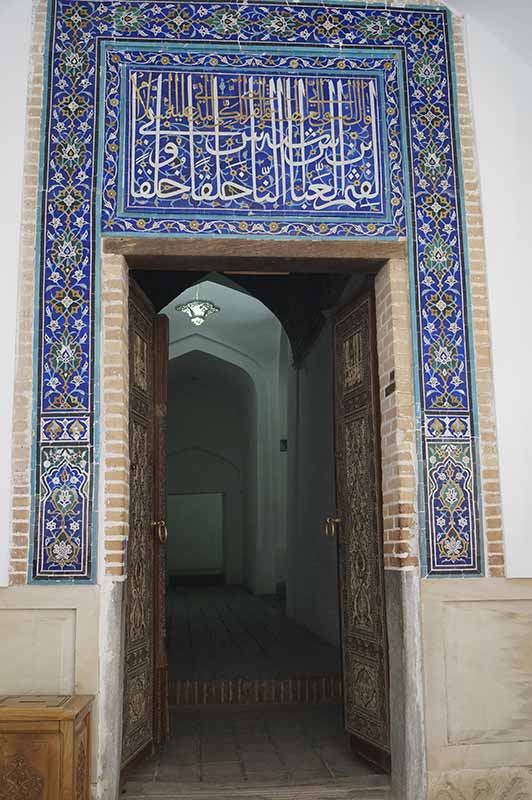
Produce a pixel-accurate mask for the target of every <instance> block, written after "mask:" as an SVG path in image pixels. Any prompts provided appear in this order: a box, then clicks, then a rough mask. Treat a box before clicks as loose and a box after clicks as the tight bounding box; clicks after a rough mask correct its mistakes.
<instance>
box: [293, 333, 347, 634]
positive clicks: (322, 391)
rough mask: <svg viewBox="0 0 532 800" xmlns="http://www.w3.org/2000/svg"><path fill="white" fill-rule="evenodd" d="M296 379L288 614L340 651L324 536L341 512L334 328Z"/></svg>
mask: <svg viewBox="0 0 532 800" xmlns="http://www.w3.org/2000/svg"><path fill="white" fill-rule="evenodd" d="M290 373H291V374H290V379H289V395H288V440H289V450H288V498H289V501H288V535H287V549H288V554H287V576H286V599H287V614H288V616H290V617H292V618H293V619H295V620H296V621H297V622H298V623H299V624H300V625H303V626H304V627H306V628H308V629H309V630H311V631H313V632H314V633H315V634H317V635H318V636H320V637H321V638H322V639H324V640H325V641H328V642H330V643H331V644H333V645H336V646H338V645H339V628H338V625H339V614H338V578H337V555H336V541H335V540H334V539H328V538H326V537H325V535H324V532H323V526H324V522H325V519H326V517H328V516H335V509H336V483H335V466H334V411H333V385H332V376H333V364H332V325H331V323H330V322H329V323H328V324H327V325H326V327H325V328H324V329H323V330H322V332H321V335H320V337H319V339H318V340H317V342H316V343H315V344H314V346H313V347H312V349H311V351H310V352H309V354H308V355H307V357H306V359H305V361H304V363H303V365H302V366H301V368H300V369H299V370H298V371H296V370H294V369H291V370H290Z"/></svg>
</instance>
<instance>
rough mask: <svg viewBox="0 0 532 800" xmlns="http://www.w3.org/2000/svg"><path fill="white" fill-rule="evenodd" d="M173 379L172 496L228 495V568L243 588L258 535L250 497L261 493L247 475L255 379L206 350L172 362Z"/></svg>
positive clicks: (169, 482) (169, 436) (169, 448)
mask: <svg viewBox="0 0 532 800" xmlns="http://www.w3.org/2000/svg"><path fill="white" fill-rule="evenodd" d="M179 362H181V366H179ZM176 367H177V368H178V369H179V372H176V371H175V368H176ZM169 375H170V381H169V387H168V418H167V439H166V443H167V491H168V493H169V494H174V493H181V492H223V493H224V494H225V495H226V500H227V503H226V518H225V524H224V540H225V547H224V556H225V558H224V561H225V568H226V574H227V578H228V581H229V582H230V583H240V582H242V580H243V577H244V576H243V547H244V539H245V537H251V538H253V537H254V536H255V525H254V524H252V521H251V520H250V519H246V520H245V514H244V507H243V500H244V496H245V495H247V494H250V493H253V492H255V491H256V486H253V485H252V482H251V481H249V476H248V472H247V470H246V465H247V463H248V461H249V452H248V451H249V447H250V444H249V443H250V436H251V427H250V426H251V424H252V421H253V417H254V414H253V408H252V406H253V405H254V402H255V397H254V390H253V387H252V383H251V379H250V378H249V377H248V376H247V375H246V374H245V373H243V372H242V371H241V370H240V369H237V368H236V367H235V366H233V365H230V364H227V363H224V362H222V361H220V360H219V359H215V358H212V356H208V355H206V354H205V353H202V352H200V351H196V352H194V351H193V352H192V353H189V354H187V355H185V356H183V357H182V358H181V359H179V360H178V362H175V361H174V360H172V361H171V362H170V367H169ZM244 520H245V521H246V523H247V525H248V526H249V528H248V529H247V530H245V529H244ZM169 522H170V520H169ZM174 534H175V531H171V530H170V529H169V536H174Z"/></svg>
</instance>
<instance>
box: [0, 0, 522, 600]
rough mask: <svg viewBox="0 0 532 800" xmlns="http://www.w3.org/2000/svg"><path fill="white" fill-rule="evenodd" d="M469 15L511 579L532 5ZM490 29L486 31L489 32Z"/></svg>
mask: <svg viewBox="0 0 532 800" xmlns="http://www.w3.org/2000/svg"><path fill="white" fill-rule="evenodd" d="M451 3H452V7H453V8H454V9H456V10H457V11H461V12H465V13H467V14H468V38H469V52H470V70H471V79H472V92H473V103H474V113H475V121H476V130H477V140H478V156H479V164H480V173H481V181H482V200H483V208H484V214H485V224H486V237H487V248H488V250H487V252H488V271H489V289H490V296H491V313H492V327H493V342H494V355H495V383H496V401H497V417H498V427H499V446H500V453H501V467H502V487H503V507H504V523H505V535H506V547H507V564H508V574H509V575H510V576H512V577H517V576H522V577H529V576H532V545H531V543H530V541H531V540H530V525H531V524H530V521H529V515H528V513H527V511H528V498H529V497H530V496H532V470H531V469H530V467H529V464H528V460H527V455H528V453H529V451H530V450H531V449H532V427H531V425H530V422H529V419H528V417H529V411H528V407H529V405H530V399H529V392H530V391H531V389H532V378H531V377H530V374H529V366H528V365H529V360H530V352H529V351H530V341H531V336H530V333H529V319H530V316H531V314H530V297H531V295H532V270H531V267H530V265H529V261H530V258H529V238H530V236H529V228H530V220H532V199H531V192H530V188H529V187H530V185H531V184H532V149H531V147H530V141H529V140H530V130H531V123H532V119H531V117H532V108H531V106H532V104H531V102H530V96H531V89H530V87H531V86H532V66H531V63H532V62H531V55H530V53H531V48H530V38H531V33H532V15H531V5H530V3H529V2H528V0H511V2H506V3H500V2H499V0H483V2H482V3H481V2H479V0H451ZM30 17H31V0H1V2H0V31H1V47H0V87H1V90H2V99H3V111H4V117H3V124H2V126H1V127H0V174H1V175H2V192H1V195H0V235H1V241H2V280H3V284H2V289H3V297H4V303H3V306H2V314H1V315H0V326H1V327H0V332H1V336H2V339H1V341H2V347H1V348H0V359H1V367H2V386H1V389H0V585H2V584H5V582H6V578H7V557H8V537H9V500H10V470H9V463H10V440H11V407H12V386H13V356H14V336H15V311H16V302H15V299H16V278H17V253H18V240H19V220H20V197H21V177H22V164H23V140H24V107H25V99H26V98H25V95H26V84H27V77H28V75H27V71H28V43H29V33H30ZM488 28H490V29H491V31H490V29H488Z"/></svg>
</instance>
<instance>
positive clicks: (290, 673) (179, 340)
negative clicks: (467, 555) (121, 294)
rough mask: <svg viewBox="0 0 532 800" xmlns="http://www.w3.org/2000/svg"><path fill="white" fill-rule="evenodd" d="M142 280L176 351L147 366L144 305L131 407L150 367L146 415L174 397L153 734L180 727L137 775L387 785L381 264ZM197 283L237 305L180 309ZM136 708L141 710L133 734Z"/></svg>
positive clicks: (208, 295) (166, 451)
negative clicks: (378, 325)
mask: <svg viewBox="0 0 532 800" xmlns="http://www.w3.org/2000/svg"><path fill="white" fill-rule="evenodd" d="M131 277H132V282H133V283H132V285H133V286H134V290H133V292H132V295H131V296H132V297H134V298H135V297H136V298H137V301H138V302H137V305H138V306H140V307H141V314H140V317H142V318H143V319H144V320H146V319H147V317H148V316H149V312H148V308H149V306H150V305H151V307H152V310H153V314H155V313H156V312H159V313H160V314H161V315H162V317H159V319H161V318H162V319H164V318H167V319H168V323H167V324H168V326H169V335H168V341H169V348H168V352H167V354H166V363H165V365H164V368H163V367H161V350H162V349H164V348H163V347H162V346H161V342H162V341H163V339H161V337H159V338H157V336H154V340H153V341H154V342H157V341H158V342H159V345H160V346H159V352H157V347H155V349H154V351H153V352H154V364H153V365H151V366H150V364H149V361H150V358H149V355H148V352H149V349H150V345H149V342H147V344H146V347H144V345H142V346H141V345H139V344H138V338H139V330H140V328H142V324H140V326H139V325H138V324H137V328H139V330H135V324H136V323H135V321H134V320H135V314H136V313H137V311H138V309H137V310H134V312H133V315H131V307H130V342H131V344H130V357H131V358H132V361H131V363H130V382H131V375H133V378H134V380H133V386H132V387H130V406H131V408H133V409H136V410H138V407H139V403H138V401H137V402H135V392H137V393H138V389H139V386H136V387H135V375H136V374H137V373H139V372H140V375H141V383H142V385H143V386H144V387H148V384H149V383H150V375H152V376H153V377H152V380H153V386H154V390H153V393H152V396H151V399H150V400H149V402H148V404H147V405H146V408H145V409H144V410H143V411H142V414H144V417H145V418H146V419H147V418H149V416H150V413H151V414H153V417H154V419H157V415H159V417H160V416H161V414H162V411H161V409H162V408H163V406H164V409H165V411H164V416H165V424H163V423H162V422H161V420H160V419H159V423H158V424H157V423H155V434H154V438H153V442H154V448H153V451H152V454H151V455H152V457H153V460H154V462H157V461H159V463H158V465H157V466H156V467H155V469H154V474H155V478H154V490H155V494H156V495H157V494H158V499H156V501H155V508H154V514H153V523H152V527H153V525H155V532H156V537H155V542H156V544H155V546H154V553H153V555H152V557H153V564H154V570H153V575H152V583H153V586H154V589H153V593H152V597H153V598H154V613H153V619H154V620H155V622H156V623H157V620H159V621H160V622H161V625H160V629H161V630H164V628H165V634H164V639H165V654H164V658H161V652H160V645H161V642H158V641H157V639H158V632H157V624H156V625H155V626H154V634H153V639H154V641H153V642H152V646H153V648H154V652H155V660H154V661H155V677H154V681H153V686H154V708H153V709H147V713H148V715H149V714H150V713H152V715H153V718H154V724H153V732H152V736H151V740H150V736H149V735H148V736H147V740H146V743H147V744H150V742H151V741H155V743H156V744H159V743H161V744H162V741H163V740H164V739H165V738H167V739H168V741H167V742H166V743H164V745H163V746H162V748H161V749H160V751H159V752H157V753H156V755H155V756H153V755H152V756H149V757H148V759H147V760H143V761H139V760H138V759H134V764H133V766H132V767H130V769H129V771H128V773H126V777H129V778H130V780H131V781H132V785H134V786H135V785H136V784H137V783H138V779H141V780H142V781H143V780H146V781H148V782H156V781H158V780H161V781H163V782H167V781H168V780H173V779H175V782H176V783H177V784H180V785H182V786H185V785H189V784H194V785H195V786H196V784H197V786H196V788H198V786H199V787H201V785H202V784H208V785H210V786H211V788H212V784H213V783H219V784H224V783H225V784H227V783H231V784H234V785H235V786H237V785H238V786H243V787H246V786H247V787H249V786H251V785H253V784H255V783H256V784H261V783H264V782H265V783H268V784H273V783H276V784H279V785H282V784H285V783H290V784H292V785H296V784H298V783H300V784H316V785H317V784H320V785H323V783H335V782H336V783H337V782H338V781H342V780H349V781H350V782H351V784H352V785H353V784H359V785H362V784H363V785H366V784H367V782H368V781H370V782H371V783H372V785H376V783H375V782H376V781H377V782H378V781H379V780H381V778H378V777H377V773H383V772H385V771H387V770H389V767H390V757H389V753H390V750H389V732H388V730H387V728H388V726H389V721H388V718H389V712H388V667H387V652H386V632H385V613H384V583H383V579H382V571H383V564H382V529H381V527H380V478H379V471H380V462H379V457H378V450H379V442H378V432H379V421H378V401H377V397H378V390H377V388H376V382H377V373H376V367H375V364H376V342H375V322H374V306H373V301H372V290H371V281H368V278H367V276H364V275H360V274H357V275H353V274H352V273H345V272H343V273H333V272H331V273H327V274H320V273H314V274H298V273H295V274H294V273H290V272H288V271H287V272H283V273H269V274H265V273H264V272H258V273H255V272H250V271H245V269H242V270H241V271H240V270H238V271H231V272H230V273H212V272H207V271H205V272H204V273H201V274H199V275H198V272H195V273H194V272H191V271H190V270H187V271H184V272H177V271H168V270H161V271H160V272H159V271H155V270H153V269H149V270H140V269H137V270H133V271H132V275H131ZM198 294H199V296H201V297H205V299H209V300H210V301H211V302H213V303H214V304H215V305H216V306H217V307H218V308H219V309H220V312H219V313H218V314H215V315H213V317H212V318H209V319H208V320H207V321H206V322H205V323H204V324H202V325H201V326H198V327H196V328H195V327H194V326H192V325H191V324H190V321H189V320H188V319H187V317H185V316H184V315H183V314H182V313H181V312H180V311H179V310H177V309H176V306H177V307H178V306H180V305H183V303H185V302H187V301H188V300H190V299H193V298H194V297H195V296H197V295H198ZM132 319H133V322H132ZM142 338H143V337H142V331H141V334H140V339H142ZM145 338H147V337H145ZM163 338H164V337H163ZM139 354H140V360H141V361H142V363H143V366H142V368H141V369H140V370H139V369H138V367H137V365H136V362H135V359H136V358H138V357H139ZM157 362H158V365H157ZM163 373H164V377H163ZM157 383H159V384H160V385H159V387H157ZM162 384H164V386H162ZM131 393H132V394H131ZM145 393H146V392H145ZM147 394H149V390H147ZM150 408H151V409H153V411H150ZM135 413H136V411H135V410H134V411H133V414H135ZM131 427H132V429H134V427H135V426H134V425H133V426H131V422H130V428H131ZM163 430H164V431H165V432H164V435H163ZM130 437H131V432H130ZM163 439H164V441H163ZM132 450H133V448H132ZM145 455H146V454H144V456H145ZM132 461H133V462H134V458H133V460H132ZM148 461H149V458H148ZM163 461H164V464H163V463H162V462H163ZM134 471H135V464H134V463H132V476H133V474H134ZM164 474H165V480H164V478H163V476H164ZM146 477H147V476H146V475H144V479H146ZM362 482H363V484H364V485H363V486H362V485H361V484H362ZM133 484H134V479H133V477H132V495H134V494H135V489H134V486H133ZM143 487H144V492H145V497H147V494H146V492H148V493H149V491H150V489H149V488H147V484H146V480H145V481H144V483H143ZM132 507H133V508H134V507H135V500H134V497H133V502H132ZM159 517H160V519H159ZM146 523H147V519H144V520H142V522H141V528H143V529H144V530H145V529H146ZM132 534H133V535H134V531H131V528H130V537H131V536H132ZM142 557H143V558H146V553H145V552H143V554H142ZM148 557H149V556H148ZM379 575H380V591H375V585H374V584H375V581H376V580H377V582H379V580H378V577H379ZM148 583H149V579H148ZM130 594H131V591H130V592H129V595H130ZM137 594H138V590H137ZM129 595H128V596H129ZM162 598H164V600H162ZM372 604H374V607H372ZM129 606H130V608H131V607H134V602H133V603H131V601H130V603H129ZM157 606H158V607H157ZM127 613H128V612H127V610H126V616H127ZM163 617H164V621H163ZM164 623H165V624H164ZM376 626H377V627H379V628H380V640H379V641H378V642H376V641H374V639H375V637H374V636H372V631H373V632H374V630H375V627H376ZM159 638H162V637H159ZM377 638H379V637H377ZM126 640H127V624H126ZM127 652H128V651H127V643H126V676H125V680H126V686H125V697H126V702H127V697H128V691H127V686H128V675H127ZM158 663H159V666H160V667H161V669H162V671H161V672H160V674H159V675H158V674H157V664H158ZM342 673H343V674H342ZM163 675H164V677H162V676H163ZM161 683H164V684H165V686H164V688H163V687H162V685H161ZM166 705H167V706H169V708H170V717H171V720H170V722H171V724H170V734H169V735H168V733H167V725H166V723H165V721H164V717H165V712H164V709H162V708H161V706H166ZM125 709H126V706H125ZM137 717H138V715H137ZM376 721H377V726H378V725H379V724H380V725H381V727H382V731H379V730H377V737H376V738H377V742H375V741H374V740H375V730H373V731H372V730H371V728H372V727H373V728H374V729H375V722H376ZM133 722H134V723H135V724H134V726H133V727H135V730H136V731H137V738H136V743H137V750H136V752H133V753H132V755H133V756H138V755H139V754H140V753H141V752H144V753H146V747H145V746H144V747H143V746H142V736H140V738H139V736H138V732H139V730H140V728H139V723H141V722H142V720H139V719H138V718H136V719H134V720H133ZM127 724H128V719H127V713H126V715H125V728H124V734H125V736H126V737H127V735H128V732H127ZM385 729H386V730H385ZM345 730H347V731H348V733H346V732H345ZM379 736H380V743H381V745H382V742H385V745H384V746H379ZM372 740H373V741H372ZM139 745H140V746H139ZM129 755H130V756H131V753H130V754H129ZM127 760H128V761H129V760H131V759H130V758H128V759H127ZM382 780H383V781H384V784H386V782H387V781H386V778H384V779H382ZM384 784H383V785H384ZM127 785H128V784H127V783H126V791H127ZM133 791H135V789H134V790H133Z"/></svg>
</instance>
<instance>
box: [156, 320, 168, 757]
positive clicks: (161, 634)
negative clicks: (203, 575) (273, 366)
mask: <svg viewBox="0 0 532 800" xmlns="http://www.w3.org/2000/svg"><path fill="white" fill-rule="evenodd" d="M153 336H154V437H153V443H154V449H155V454H154V455H155V457H154V472H153V491H154V496H153V505H154V516H153V519H154V520H155V522H156V533H157V536H156V539H155V542H154V547H155V553H154V556H155V558H154V598H155V602H154V631H155V642H154V645H155V649H154V658H155V671H154V681H155V686H154V697H155V708H154V731H153V738H154V742H155V744H156V745H160V744H162V743H163V742H164V741H166V739H167V738H168V734H169V715H168V660H167V654H166V540H167V538H168V530H167V528H166V413H167V398H168V317H165V316H163V315H160V316H157V317H155V320H154V328H153Z"/></svg>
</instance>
